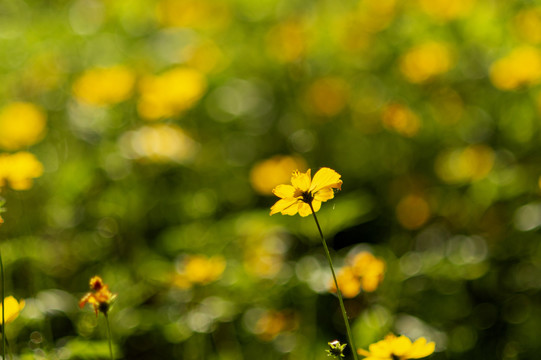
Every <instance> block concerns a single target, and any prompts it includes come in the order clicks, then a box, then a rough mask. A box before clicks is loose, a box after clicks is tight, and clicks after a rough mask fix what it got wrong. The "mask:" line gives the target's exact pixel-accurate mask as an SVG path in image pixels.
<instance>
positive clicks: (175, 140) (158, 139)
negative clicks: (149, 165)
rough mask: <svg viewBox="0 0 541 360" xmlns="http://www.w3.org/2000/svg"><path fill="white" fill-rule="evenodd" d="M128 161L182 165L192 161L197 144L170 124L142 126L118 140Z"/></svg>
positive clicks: (178, 128)
mask: <svg viewBox="0 0 541 360" xmlns="http://www.w3.org/2000/svg"><path fill="white" fill-rule="evenodd" d="M119 142H120V147H121V149H122V152H123V154H124V155H125V156H126V157H127V158H130V159H142V160H149V161H153V162H168V161H172V162H178V163H184V162H186V161H189V160H190V159H192V157H193V155H194V154H195V153H196V150H197V148H198V144H197V143H196V142H195V141H194V140H193V139H192V138H191V137H189V136H188V135H187V134H186V133H185V132H184V131H183V130H182V129H181V128H180V127H178V126H176V125H172V124H156V125H149V126H143V127H141V128H139V129H137V130H132V131H128V132H126V133H125V134H124V135H122V137H121V138H120V140H119Z"/></svg>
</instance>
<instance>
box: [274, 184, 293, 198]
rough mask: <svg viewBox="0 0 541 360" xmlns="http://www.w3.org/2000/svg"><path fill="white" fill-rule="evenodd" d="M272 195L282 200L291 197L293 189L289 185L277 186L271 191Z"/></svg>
mask: <svg viewBox="0 0 541 360" xmlns="http://www.w3.org/2000/svg"><path fill="white" fill-rule="evenodd" d="M272 193H273V194H274V195H276V196H278V197H279V198H282V199H283V198H288V197H293V195H294V194H295V188H294V187H293V186H291V185H278V186H277V187H275V188H274V189H273V190H272Z"/></svg>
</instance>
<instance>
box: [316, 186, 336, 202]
mask: <svg viewBox="0 0 541 360" xmlns="http://www.w3.org/2000/svg"><path fill="white" fill-rule="evenodd" d="M333 197H334V191H333V189H332V188H330V187H329V188H324V189H321V190H319V191H318V192H317V193H316V194H315V195H314V199H316V200H318V201H327V200H330V199H332V198H333Z"/></svg>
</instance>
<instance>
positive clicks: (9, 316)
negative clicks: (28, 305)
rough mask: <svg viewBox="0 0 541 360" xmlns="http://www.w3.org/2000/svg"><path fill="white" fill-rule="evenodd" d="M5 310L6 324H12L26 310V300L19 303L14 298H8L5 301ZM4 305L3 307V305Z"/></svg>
mask: <svg viewBox="0 0 541 360" xmlns="http://www.w3.org/2000/svg"><path fill="white" fill-rule="evenodd" d="M3 304H5V306H6V307H5V309H4V318H5V320H6V324H8V323H10V322H12V321H13V320H15V319H16V318H17V316H19V313H20V312H21V310H22V309H23V308H24V305H25V303H24V300H21V302H20V303H19V302H17V300H16V299H15V298H14V297H13V296H8V297H7V298H5V299H4V303H3ZM3 304H2V305H3ZM2 305H0V311H1V309H2ZM1 323H2V319H1V317H0V324H1Z"/></svg>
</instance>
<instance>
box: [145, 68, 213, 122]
mask: <svg viewBox="0 0 541 360" xmlns="http://www.w3.org/2000/svg"><path fill="white" fill-rule="evenodd" d="M206 89H207V81H206V79H205V76H204V75H203V74H202V73H201V72H200V71H198V70H196V69H192V68H189V67H176V68H174V69H171V70H169V71H166V72H165V73H163V74H161V75H156V76H151V75H150V76H146V77H145V78H143V79H142V80H141V82H140V84H139V91H140V93H141V97H140V98H139V102H138V103H137V110H138V112H139V114H140V115H141V116H142V117H143V118H145V119H147V120H158V119H160V118H166V117H171V116H174V115H178V114H180V113H181V112H183V111H185V110H188V109H189V108H191V107H192V106H193V105H194V104H195V103H196V102H197V101H198V100H199V99H200V98H201V97H202V96H203V94H204V93H205V91H206Z"/></svg>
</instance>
